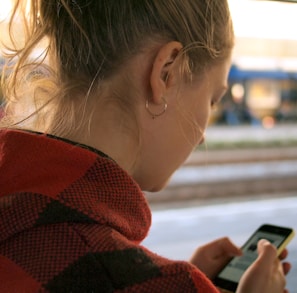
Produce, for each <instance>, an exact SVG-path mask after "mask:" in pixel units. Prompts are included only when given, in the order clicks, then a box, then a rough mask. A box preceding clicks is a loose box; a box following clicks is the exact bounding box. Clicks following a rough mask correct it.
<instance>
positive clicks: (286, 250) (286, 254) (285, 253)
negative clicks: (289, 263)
mask: <svg viewBox="0 0 297 293" xmlns="http://www.w3.org/2000/svg"><path fill="white" fill-rule="evenodd" d="M288 254H289V252H288V249H284V250H283V251H282V252H281V254H280V255H279V259H280V260H283V259H285V258H287V256H288Z"/></svg>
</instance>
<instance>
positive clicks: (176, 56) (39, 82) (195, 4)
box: [7, 0, 234, 159]
mask: <svg viewBox="0 0 297 293" xmlns="http://www.w3.org/2000/svg"><path fill="white" fill-rule="evenodd" d="M17 2H19V3H21V2H22V3H23V2H24V1H23V0H22V1H21V0H18V1H17ZM30 2H31V12H30V18H29V23H28V27H27V28H29V30H28V36H27V41H26V42H25V45H24V47H23V48H21V49H19V50H17V51H16V56H17V57H19V58H18V63H17V67H16V70H15V71H14V74H13V75H12V78H11V83H10V85H12V86H14V87H11V88H13V89H14V92H13V96H14V100H17V101H18V104H21V103H22V102H23V103H24V104H26V103H28V99H27V98H26V99H25V98H23V96H24V95H23V89H24V86H23V85H24V83H25V88H26V86H27V85H28V83H30V89H33V90H31V91H32V92H33V97H34V98H33V99H32V100H33V101H35V104H36V109H34V110H33V112H34V111H35V110H37V112H36V113H35V112H34V115H33V117H34V123H31V126H32V128H33V129H36V130H39V131H48V132H51V133H53V134H56V135H61V136H68V137H70V138H74V139H75V135H74V132H75V131H77V130H80V128H81V131H82V132H84V133H86V131H85V130H86V129H87V130H88V131H87V132H89V133H90V136H91V133H92V135H94V132H92V129H94V128H96V129H97V133H99V132H100V131H103V132H104V137H108V141H113V140H114V138H113V137H112V136H113V133H116V130H112V131H106V129H107V128H108V126H107V125H108V123H109V122H110V121H116V122H117V123H116V126H115V123H114V124H113V126H115V127H114V128H116V127H119V125H121V126H122V130H123V129H124V131H123V132H124V133H127V132H130V133H134V134H135V137H137V138H138V139H140V140H141V141H142V142H144V141H146V139H145V138H144V137H143V135H144V131H143V128H144V126H143V123H144V122H143V121H144V119H142V116H141V115H142V114H143V115H148V112H147V111H144V113H142V111H143V109H145V107H146V105H147V103H148V102H149V107H150V109H153V107H154V106H155V105H154V104H158V103H161V104H162V102H163V101H164V97H163V98H161V95H162V96H163V95H165V94H166V93H164V91H163V89H165V88H166V89H167V88H168V87H167V86H165V87H162V86H159V85H158V82H159V81H158V78H157V75H158V74H160V76H161V79H162V80H163V81H164V84H168V85H169V84H170V85H171V84H174V88H175V89H176V85H177V84H178V83H180V84H181V85H184V84H186V85H189V86H190V87H191V84H192V83H193V80H195V88H196V89H197V86H196V85H197V80H201V81H205V75H206V73H208V72H209V71H210V70H211V68H214V67H216V66H218V65H220V64H222V63H224V62H225V61H226V60H228V59H229V57H230V55H231V50H232V48H233V38H234V36H233V29H232V22H231V18H230V14H229V9H228V4H227V0H220V1H217V0H183V1H181V0H141V1H139V0H121V1H119V0H31V1H30ZM12 21H13V19H12ZM44 39H45V40H46V42H43V43H42V45H43V47H45V48H46V49H45V52H46V54H45V55H46V56H47V58H45V60H44V62H43V63H42V64H40V62H39V60H35V64H33V63H34V62H33V61H32V53H33V51H34V49H35V47H36V46H37V45H39V44H40V42H41V41H43V40H44ZM162 54H163V55H162ZM158 58H159V59H160V60H163V61H164V60H165V61H164V62H165V63H162V62H163V61H162V62H158ZM162 58H163V59H162ZM28 64H29V66H28ZM158 64H159V65H160V64H161V65H160V66H159V65H158ZM158 66H159V67H158ZM32 68H33V71H34V74H32ZM37 68H38V70H37ZM171 70H172V71H174V72H175V74H174V75H173V74H172V75H171ZM28 72H30V74H29V75H25V74H24V73H28ZM177 72H178V74H176V73H177ZM23 76H29V77H27V78H26V79H25V80H24V78H20V77H23ZM172 76H174V78H175V81H174V82H172V80H171V77H172ZM19 80H21V81H23V82H20V83H18V81H19ZM16 85H17V86H16ZM185 88H186V87H183V86H181V87H180V88H179V89H177V90H175V93H176V94H178V92H185V91H184V89H185ZM18 89H20V91H18ZM204 92H205V89H204V91H203V93H204ZM20 93H21V94H20ZM172 93H173V91H172V90H170V95H171V94H172ZM158 95H159V96H158ZM157 96H158V97H157ZM7 97H8V99H9V92H7ZM155 98H156V99H155ZM165 98H166V104H167V103H168V111H167V112H168V113H169V115H170V113H172V111H171V109H172V108H173V107H171V104H170V103H171V101H170V97H165ZM186 104H187V100H186V98H184V99H182V103H180V105H181V106H180V112H181V113H182V112H183V113H184V114H185V115H184V116H187V115H188V113H187V111H188V110H191V109H188V108H189V107H187V106H185V107H184V105H186ZM7 105H8V109H9V110H10V113H13V110H14V109H17V108H16V107H14V104H13V103H9V100H8V102H7ZM44 105H46V106H44ZM184 108H187V109H184ZM30 109H32V108H30ZM95 109H96V110H95ZM139 109H141V110H139ZM157 111H159V109H158V108H157ZM167 112H166V113H164V115H162V117H164V116H165V115H167ZM189 117H190V118H189ZM189 117H186V118H185V119H187V120H191V119H192V117H191V115H189ZM159 118H160V119H159ZM159 118H156V119H155V120H158V121H159V120H160V121H161V119H163V118H161V117H159ZM195 120H196V119H195ZM204 120H205V119H204ZM204 120H203V123H202V124H203V125H198V126H199V127H201V129H202V131H203V129H204V127H205V125H204V124H205V121H204ZM28 121H29V120H28ZM30 121H31V120H30ZM196 122H197V121H195V123H196ZM145 123H146V122H145ZM158 123H159V122H158ZM197 123H198V124H200V120H199V119H198V122H197ZM111 124H112V123H111ZM155 124H157V123H155ZM94 125H95V126H94ZM98 125H99V126H98ZM99 128H101V130H100V129H99ZM90 129H91V130H90ZM110 129H111V128H110ZM160 129H161V128H160ZM121 134H122V133H121ZM85 135H86V134H85ZM103 140H104V139H103V138H102V136H101V142H102V141H103ZM87 142H89V141H87ZM93 146H95V147H96V146H97V145H96V144H94V145H93ZM121 147H122V148H123V146H121ZM98 148H100V147H99V146H98ZM102 148H103V151H104V150H105V149H107V148H108V146H107V145H106V146H105V147H104V146H102ZM115 159H116V158H115Z"/></svg>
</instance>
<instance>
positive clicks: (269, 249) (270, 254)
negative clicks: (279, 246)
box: [258, 239, 277, 265]
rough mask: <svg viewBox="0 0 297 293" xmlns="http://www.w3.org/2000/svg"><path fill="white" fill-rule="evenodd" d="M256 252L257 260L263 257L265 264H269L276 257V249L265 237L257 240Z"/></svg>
mask: <svg viewBox="0 0 297 293" xmlns="http://www.w3.org/2000/svg"><path fill="white" fill-rule="evenodd" d="M258 254H259V260H261V259H265V263H266V264H267V265H271V264H272V263H273V262H274V261H275V260H276V259H277V251H276V248H275V246H273V245H272V244H271V243H270V242H269V241H267V240H266V239H261V240H260V241H259V242H258Z"/></svg>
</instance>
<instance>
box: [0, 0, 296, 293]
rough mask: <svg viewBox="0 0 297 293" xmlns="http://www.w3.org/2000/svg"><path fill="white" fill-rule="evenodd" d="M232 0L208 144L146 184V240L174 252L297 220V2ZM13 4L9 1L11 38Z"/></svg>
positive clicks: (5, 7)
mask: <svg viewBox="0 0 297 293" xmlns="http://www.w3.org/2000/svg"><path fill="white" fill-rule="evenodd" d="M229 5H230V10H231V14H232V17H233V22H234V29H235V35H236V44H235V48H234V53H233V58H232V67H231V70H230V74H229V90H228V92H227V93H226V95H225V97H224V98H223V100H222V102H221V104H220V105H218V107H217V109H215V110H214V111H213V113H212V116H211V119H210V122H209V127H208V130H207V131H206V142H205V144H204V145H202V146H200V147H199V149H197V151H195V152H193V154H192V155H191V156H190V157H189V159H188V160H187V161H186V162H185V164H184V165H183V166H181V168H180V169H179V170H177V172H176V173H175V174H174V175H173V177H172V178H171V180H170V182H169V184H168V187H167V188H165V189H164V190H163V191H161V192H158V193H153V194H151V193H147V194H146V195H147V199H148V201H149V203H150V205H151V208H152V211H153V226H152V229H151V231H150V234H149V236H148V238H147V239H146V240H145V242H144V244H145V245H146V246H148V247H149V248H151V249H152V250H154V251H156V252H157V253H159V254H162V255H164V256H166V257H170V258H175V259H186V258H189V257H190V255H191V253H192V252H193V250H194V249H195V248H196V247H197V246H198V245H201V244H203V243H205V242H207V241H211V240H213V239H215V238H217V237H221V236H225V235H228V236H230V238H231V239H232V240H234V242H235V243H236V244H238V245H241V244H242V243H243V242H244V241H245V240H246V239H247V238H248V237H249V235H250V234H251V233H252V232H253V231H254V230H255V229H256V228H257V227H258V226H260V225H262V224H263V223H272V224H276V225H283V226H289V227H293V228H295V230H297V127H296V122H297V29H296V28H297V3H296V1H264V0H263V1H261V0H229ZM10 7H11V6H10V1H8V0H6V1H1V3H0V20H1V22H0V31H1V35H0V37H1V39H4V40H5V39H6V37H7V34H6V31H5V27H6V20H5V18H6V16H7V14H8V13H9V10H10ZM16 35H17V38H18V40H19V41H21V40H22V35H21V34H19V35H18V34H16ZM36 54H38V51H36ZM3 63H4V60H3V58H2V57H1V54H0V66H1V65H3ZM1 96H2V95H1V90H0V101H1ZM0 115H1V114H0ZM289 250H290V256H289V260H290V261H291V262H292V263H293V265H294V267H293V269H292V271H291V273H290V275H289V277H288V288H289V289H290V292H291V293H297V289H296V288H297V237H295V239H294V240H293V241H292V242H291V244H290V245H289Z"/></svg>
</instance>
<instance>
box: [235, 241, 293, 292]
mask: <svg viewBox="0 0 297 293" xmlns="http://www.w3.org/2000/svg"><path fill="white" fill-rule="evenodd" d="M258 254H259V256H258V258H257V259H256V260H255V262H254V263H253V264H252V265H251V266H250V267H249V268H248V269H247V270H246V272H245V273H244V274H243V276H242V278H241V279H240V282H239V285H238V288H237V291H236V292H237V293H250V292H253V293H284V292H288V291H287V290H286V289H285V286H286V278H285V275H286V274H287V273H288V272H289V270H290V267H291V266H290V264H289V263H282V262H281V260H283V259H285V258H286V257H287V254H288V252H287V250H285V251H284V252H283V253H282V254H281V255H280V257H279V258H278V257H277V251H276V248H275V247H274V246H273V245H272V244H271V243H269V242H268V241H267V240H260V241H259V242H258Z"/></svg>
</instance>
